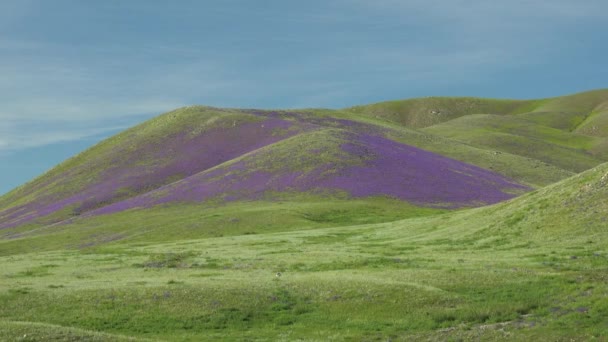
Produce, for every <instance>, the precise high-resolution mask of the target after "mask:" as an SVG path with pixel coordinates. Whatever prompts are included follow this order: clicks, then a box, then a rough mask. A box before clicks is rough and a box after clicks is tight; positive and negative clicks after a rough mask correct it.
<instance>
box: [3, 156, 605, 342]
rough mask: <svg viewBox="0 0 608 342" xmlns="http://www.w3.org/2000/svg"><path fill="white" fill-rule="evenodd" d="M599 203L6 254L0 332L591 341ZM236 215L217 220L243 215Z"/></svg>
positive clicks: (516, 204) (597, 305) (579, 189)
mask: <svg viewBox="0 0 608 342" xmlns="http://www.w3.org/2000/svg"><path fill="white" fill-rule="evenodd" d="M607 195H608V164H605V165H602V166H600V167H598V168H596V169H593V170H591V171H588V172H586V173H583V174H580V175H577V176H575V177H573V178H570V179H568V180H566V181H563V182H560V183H558V184H555V185H553V186H550V187H547V188H543V189H541V190H537V191H535V192H533V193H530V194H527V195H523V196H521V197H519V198H516V199H514V200H511V201H508V202H503V203H500V204H497V205H494V206H490V207H483V208H477V209H469V210H464V211H459V212H452V213H444V214H440V215H431V216H418V217H413V218H408V219H405V220H398V221H392V222H385V223H369V224H359V225H344V226H341V227H336V226H335V223H336V220H337V221H338V222H341V220H342V219H343V218H341V216H340V215H338V218H336V217H335V216H334V215H333V214H329V215H326V214H319V215H318V216H319V217H321V220H322V221H324V220H329V221H330V223H329V227H326V228H316V229H300V230H296V231H280V229H277V230H275V231H274V232H260V233H257V234H241V235H231V236H223V237H207V238H198V239H182V240H177V241H173V242H160V241H156V242H154V241H153V240H150V241H147V240H142V241H123V242H117V243H106V244H101V245H98V246H91V247H89V248H85V249H75V250H65V249H59V250H55V251H47V252H32V253H12V254H10V255H6V254H5V256H2V257H0V263H1V264H2V265H3V268H2V272H1V274H0V331H2V332H3V336H14V338H15V339H17V338H19V336H22V335H21V334H23V335H25V334H39V335H34V336H48V339H51V338H55V339H56V340H62V337H61V336H64V335H65V336H70V335H67V334H75V335H76V336H81V337H82V338H91V339H93V338H97V336H100V337H99V338H107V339H110V340H111V339H116V340H120V339H121V338H122V339H124V338H126V337H134V338H148V339H152V340H180V341H189V340H190V341H199V340H217V339H222V340H298V339H302V340H379V341H384V340H387V339H392V340H419V339H427V340H458V339H464V340H469V339H483V340H506V339H508V340H521V341H524V340H552V341H553V340H570V339H575V340H594V339H595V340H599V341H601V340H603V339H606V338H608V336H607V335H606V329H605V327H606V325H607V324H608V321H607V317H608V305H607V304H606V303H608V301H607V300H606V299H607V297H606V296H607V294H608V236H607V235H606V232H605V227H606V221H607V220H608V207H607V206H606V202H605V198H606V196H607ZM235 205H236V204H235ZM240 205H242V207H240V208H239V209H237V208H236V207H235V208H223V209H221V208H220V209H219V212H218V213H221V212H222V210H228V211H229V212H230V214H233V213H235V212H237V211H242V210H245V209H246V208H247V206H248V204H240ZM249 205H251V207H252V208H254V207H255V205H254V204H253V203H250V204H249ZM276 205H279V204H276ZM326 206H327V207H328V208H327V209H330V208H331V207H330V205H329V204H326ZM334 209H335V208H331V210H334ZM282 212H283V213H284V212H287V211H282ZM254 216H255V215H253V216H251V217H250V218H252V217H254ZM387 221H388V220H387ZM128 222H129V223H130V224H132V225H133V227H132V228H131V229H137V227H138V226H137V222H136V221H133V220H129V221H128ZM93 226H94V225H92V224H91V227H93ZM81 229H85V227H82V228H81ZM176 235H178V236H179V235H180V234H179V233H177V232H176ZM22 243H23V244H28V243H29V242H28V239H24V240H23V241H22ZM0 246H3V245H0ZM0 248H1V247H0ZM3 250H4V249H3ZM277 272H281V276H280V277H277V276H276V273H277ZM5 332H8V333H9V334H10V335H6V334H4V333H5ZM45 334H48V335H45ZM62 334H63V335H62ZM106 334H107V335H106ZM57 336H60V337H57ZM42 339H45V338H44V337H43V338H42ZM66 339H67V338H63V340H66Z"/></svg>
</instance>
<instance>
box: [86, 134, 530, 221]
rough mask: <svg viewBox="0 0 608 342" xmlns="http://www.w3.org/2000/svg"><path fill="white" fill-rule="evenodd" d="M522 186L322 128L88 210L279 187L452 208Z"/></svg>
mask: <svg viewBox="0 0 608 342" xmlns="http://www.w3.org/2000/svg"><path fill="white" fill-rule="evenodd" d="M525 190H527V188H526V187H524V186H522V185H519V184H517V183H515V182H513V181H510V180H508V179H505V178H504V177H502V176H500V175H498V174H496V173H493V172H490V171H487V170H484V169H481V168H479V167H476V166H472V165H468V164H465V163H462V162H459V161H457V160H453V159H449V158H445V157H443V156H440V155H437V154H434V153H431V152H427V151H424V150H421V149H418V148H416V147H412V146H408V145H403V144H399V143H397V142H395V141H392V140H389V139H387V138H384V137H381V136H378V135H369V134H365V133H352V132H346V131H343V130H336V129H326V130H320V131H315V132H311V133H308V134H302V135H299V136H296V137H293V138H290V139H288V140H284V141H282V142H279V143H277V144H274V145H272V146H268V147H266V148H263V149H260V150H257V151H255V152H252V153H250V154H248V155H246V156H244V157H242V158H239V159H238V160H236V161H234V162H231V163H227V164H225V165H221V166H219V167H216V168H214V169H212V170H208V171H204V172H202V173H199V174H196V175H193V176H190V177H188V178H185V179H183V180H181V181H179V182H175V183H172V184H169V185H167V186H164V187H161V188H159V189H157V190H155V191H152V192H149V193H147V194H144V195H141V196H137V197H134V198H131V199H128V200H125V201H122V202H118V203H114V204H112V205H109V206H106V207H104V208H100V209H97V210H95V211H92V212H91V213H90V214H93V215H96V214H107V213H113V212H118V211H122V210H127V209H132V208H149V207H153V206H155V205H159V204H175V203H181V202H200V201H205V200H210V199H214V200H219V201H235V200H244V199H248V200H251V199H270V200H272V199H273V198H275V197H276V198H279V197H280V196H281V195H283V196H284V193H286V192H287V193H288V192H298V193H302V192H311V193H316V194H326V195H328V196H332V195H333V196H350V197H367V196H390V197H394V198H399V199H402V200H405V201H408V202H411V203H414V204H417V205H421V206H432V207H443V208H457V207H464V206H478V205H483V204H490V203H496V202H499V201H503V200H506V199H509V198H511V197H513V196H514V194H513V193H514V192H522V191H525Z"/></svg>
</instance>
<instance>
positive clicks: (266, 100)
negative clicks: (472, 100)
mask: <svg viewBox="0 0 608 342" xmlns="http://www.w3.org/2000/svg"><path fill="white" fill-rule="evenodd" d="M196 3H197V2H192V3H191V4H190V5H191V6H190V7H191V8H190V10H183V7H179V8H178V7H176V6H166V5H165V4H162V3H161V2H154V3H149V2H146V1H139V2H136V1H132V2H98V3H94V5H91V4H85V3H80V2H73V3H71V4H69V7H70V10H71V11H72V12H70V13H71V14H70V15H67V14H66V13H64V12H65V11H62V8H61V6H62V5H61V4H59V3H58V4H56V5H55V4H53V6H54V7H53V8H52V11H51V10H49V8H42V7H41V6H50V5H49V3H48V2H43V1H33V0H31V1H27V2H25V1H12V2H11V1H7V2H2V3H0V75H1V77H0V149H3V150H12V151H16V150H20V149H25V148H28V147H31V146H37V145H43V144H50V143H53V142H58V141H69V140H73V139H82V138H83V137H86V136H90V135H97V134H103V132H108V131H110V128H112V127H116V126H121V125H120V124H118V125H117V124H116V122H120V120H122V119H123V118H126V119H125V120H127V121H128V122H131V123H133V122H134V120H136V119H137V120H139V119H141V118H143V117H146V115H147V116H152V115H154V114H158V113H161V112H164V111H167V110H170V109H173V108H176V107H180V106H183V105H189V104H195V103H199V104H207V105H213V106H229V107H265V108H269V107H282V108H293V107H321V106H324V107H340V106H347V105H353V104H358V103H362V102H364V101H377V100H380V99H381V98H382V99H385V98H386V96H393V94H397V93H398V94H406V91H405V90H406V89H410V90H412V89H421V88H425V89H435V88H436V87H439V86H442V85H449V84H453V85H462V84H467V83H469V82H477V83H478V84H488V83H490V82H493V78H494V77H495V75H496V74H498V73H501V72H502V73H509V72H511V71H514V70H515V71H517V70H529V69H526V68H532V67H535V66H542V65H543V64H546V63H547V60H550V57H551V56H552V55H556V54H563V53H565V52H564V48H563V44H562V43H561V42H560V41H561V40H562V39H563V35H564V33H568V30H571V29H573V28H580V27H583V26H584V25H586V24H588V23H590V22H592V23H600V22H602V20H605V19H606V16H607V13H608V2H605V1H603V0H585V1H580V0H579V1H575V0H555V1H549V2H547V1H540V0H531V1H530V0H514V1H503V2H488V1H482V0H454V1H443V0H409V1H400V0H375V1H367V0H331V1H323V2H321V1H319V2H317V3H315V4H314V5H309V4H304V3H302V4H295V3H293V2H292V4H288V2H282V1H270V2H269V3H270V4H271V5H268V6H259V5H258V4H255V5H253V4H252V3H251V2H249V1H230V2H218V4H217V5H214V6H211V5H204V6H203V5H196ZM63 6H67V5H66V4H65V3H63ZM55 7H57V8H55ZM32 16H33V17H32ZM68 17H69V18H70V19H71V20H74V23H73V25H74V26H75V27H76V29H74V26H72V25H70V26H66V25H63V23H62V22H61V21H62V20H64V19H66V18H68ZM71 24H72V23H71ZM62 25H63V26H62ZM28 29H29V30H28ZM46 30H49V31H50V32H46ZM81 31H82V32H81ZM392 89H398V90H399V92H397V91H391V90H392ZM129 117H130V118H132V119H129ZM129 120H130V121H129ZM36 124H39V125H38V126H37V125H36ZM40 126H44V127H45V128H44V129H42V128H40ZM105 126H107V127H105ZM104 127H105V128H104Z"/></svg>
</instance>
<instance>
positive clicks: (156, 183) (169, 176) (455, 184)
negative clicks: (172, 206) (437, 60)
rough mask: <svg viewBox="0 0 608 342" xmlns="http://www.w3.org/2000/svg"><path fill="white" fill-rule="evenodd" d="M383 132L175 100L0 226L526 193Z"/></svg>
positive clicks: (43, 183)
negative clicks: (349, 199)
mask: <svg viewBox="0 0 608 342" xmlns="http://www.w3.org/2000/svg"><path fill="white" fill-rule="evenodd" d="M389 131H390V130H389V129H388V128H385V127H381V126H378V125H373V124H370V123H364V122H357V121H352V120H346V119H336V118H331V117H323V116H318V115H314V113H313V114H311V113H308V114H307V113H290V112H264V111H235V110H217V109H211V108H206V107H190V108H185V109H181V110H178V111H175V112H171V113H168V114H165V115H163V116H161V117H159V118H157V119H154V120H151V121H150V122H147V123H144V124H142V125H140V126H137V127H134V128H132V129H130V130H128V131H126V132H124V133H121V134H119V135H118V136H116V137H113V138H110V139H108V140H106V141H104V142H102V143H100V144H98V145H97V146H95V147H93V148H91V149H90V150H88V151H86V152H84V153H82V154H80V155H79V156H77V157H75V158H73V159H71V160H68V161H67V162H65V163H63V164H62V165H60V166H58V167H57V168H55V169H53V170H51V171H50V172H49V173H47V174H45V175H43V176H42V177H40V178H38V179H36V180H34V181H33V182H31V183H29V184H27V185H25V186H23V187H21V188H19V189H16V190H15V191H13V192H11V193H9V194H8V195H6V196H4V197H3V198H2V199H0V208H2V209H0V228H8V227H15V226H22V225H26V224H31V223H36V224H41V225H47V224H53V223H56V222H61V221H63V220H66V219H69V218H71V217H75V216H80V215H83V214H86V213H103V212H114V211H116V210H119V209H128V208H133V207H139V206H142V205H143V206H146V207H148V206H150V205H152V204H161V203H167V202H184V201H196V202H200V201H207V200H218V199H222V200H234V199H238V200H251V199H258V198H260V196H262V194H263V193H266V192H286V191H287V192H294V191H295V192H310V191H312V192H315V193H327V194H328V195H331V194H334V195H335V194H337V193H340V192H341V193H343V194H344V195H350V196H354V197H362V196H363V197H365V196H390V197H393V198H397V199H401V200H406V201H408V202H410V203H413V204H416V205H419V206H430V207H453V208H458V207H463V206H475V205H483V204H488V203H495V202H496V201H499V200H504V199H507V198H510V197H512V196H513V194H514V193H518V192H521V191H525V189H526V187H525V186H521V185H519V184H517V182H516V181H511V180H508V179H506V178H504V177H502V176H500V175H498V174H495V173H493V172H491V171H487V170H482V169H480V168H477V167H475V166H472V165H465V164H463V163H461V162H458V161H455V160H451V159H447V158H445V157H443V156H440V155H435V154H432V153H430V152H426V151H423V150H420V149H417V148H415V147H412V146H407V145H402V144H400V143H398V142H396V141H394V140H390V139H387V138H385V136H387V132H389ZM290 137H291V138H290ZM288 138H289V139H288ZM254 152H255V153H254ZM243 158H244V159H243ZM241 159H242V160H241ZM242 171H244V172H245V173H246V175H240V176H238V177H240V178H238V177H237V176H236V174H238V173H243V172H242ZM254 171H255V172H254ZM438 185H441V186H442V192H441V193H438V192H437V191H435V189H436V187H437V186H438ZM197 189H198V190H197ZM237 190H238V191H237ZM197 192H198V195H197V194H196V193H197ZM103 207H107V208H106V209H103Z"/></svg>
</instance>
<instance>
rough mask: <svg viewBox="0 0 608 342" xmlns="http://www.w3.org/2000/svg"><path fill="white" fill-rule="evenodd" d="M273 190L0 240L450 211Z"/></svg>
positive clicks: (326, 222)
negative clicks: (252, 197)
mask: <svg viewBox="0 0 608 342" xmlns="http://www.w3.org/2000/svg"><path fill="white" fill-rule="evenodd" d="M269 195H270V196H271V197H272V200H267V201H252V202H233V203H221V204H219V203H214V202H213V201H209V202H206V203H201V204H176V205H171V206H160V207H156V208H153V209H150V210H130V211H125V212H119V213H116V214H111V215H102V216H94V217H81V218H77V219H75V220H74V221H73V222H72V223H70V224H62V225H53V226H48V227H31V226H25V227H17V228H13V229H5V230H3V231H2V232H1V233H2V235H0V236H3V237H4V239H3V240H0V255H6V254H12V253H25V252H30V251H41V250H56V249H65V248H69V249H84V248H91V247H95V246H97V245H100V244H102V245H104V244H111V243H121V242H124V241H130V242H146V243H149V242H159V241H171V240H176V239H191V238H205V237H221V236H235V235H252V234H266V233H273V232H277V231H291V230H299V229H316V228H325V227H334V226H348V225H356V224H368V223H378V222H387V221H395V220H399V219H403V218H408V217H418V216H427V215H434V214H437V213H442V212H445V210H439V209H432V208H422V207H416V206H413V205H410V204H408V203H405V202H402V201H398V200H394V199H390V198H385V197H372V198H365V199H351V198H348V197H343V198H337V197H333V198H332V197H321V196H318V195H306V194H285V193H283V194H276V195H273V194H269Z"/></svg>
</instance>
